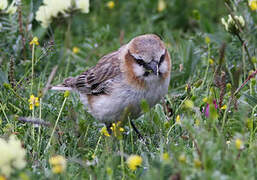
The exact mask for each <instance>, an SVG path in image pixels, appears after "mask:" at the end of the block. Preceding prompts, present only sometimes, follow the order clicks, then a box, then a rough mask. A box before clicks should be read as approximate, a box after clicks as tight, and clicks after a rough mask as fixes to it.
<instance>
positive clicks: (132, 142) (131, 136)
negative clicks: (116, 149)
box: [129, 118, 134, 152]
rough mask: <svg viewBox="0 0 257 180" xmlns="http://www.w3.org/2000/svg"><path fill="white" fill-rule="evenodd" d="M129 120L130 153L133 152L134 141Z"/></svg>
mask: <svg viewBox="0 0 257 180" xmlns="http://www.w3.org/2000/svg"><path fill="white" fill-rule="evenodd" d="M130 121H131V120H130V118H129V129H130V132H131V133H130V140H131V145H132V152H134V140H133V131H132V127H131V123H130Z"/></svg>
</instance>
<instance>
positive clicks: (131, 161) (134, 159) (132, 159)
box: [127, 155, 143, 171]
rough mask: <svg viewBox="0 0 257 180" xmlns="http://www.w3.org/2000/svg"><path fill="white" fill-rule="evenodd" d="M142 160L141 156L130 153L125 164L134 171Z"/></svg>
mask: <svg viewBox="0 0 257 180" xmlns="http://www.w3.org/2000/svg"><path fill="white" fill-rule="evenodd" d="M142 161H143V159H142V157H141V156H138V155H131V156H129V157H128V159H127V164H128V167H129V169H131V170H132V171H135V170H136V169H137V167H138V166H140V165H141V164H142Z"/></svg>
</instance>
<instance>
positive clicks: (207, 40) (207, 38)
mask: <svg viewBox="0 0 257 180" xmlns="http://www.w3.org/2000/svg"><path fill="white" fill-rule="evenodd" d="M204 40H205V43H206V44H210V42H211V39H210V37H209V36H205V39H204Z"/></svg>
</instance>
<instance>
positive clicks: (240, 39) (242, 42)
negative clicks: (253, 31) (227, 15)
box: [236, 33, 254, 69]
mask: <svg viewBox="0 0 257 180" xmlns="http://www.w3.org/2000/svg"><path fill="white" fill-rule="evenodd" d="M236 36H237V37H238V39H239V41H240V42H241V44H242V46H243V47H244V49H245V52H246V54H247V56H248V61H249V63H250V64H251V66H252V68H253V69H254V64H253V62H252V57H251V55H250V53H249V51H248V48H247V46H246V43H245V41H244V40H243V39H242V38H241V36H240V35H239V33H237V34H236Z"/></svg>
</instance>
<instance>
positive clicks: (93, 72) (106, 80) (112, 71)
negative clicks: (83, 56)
mask: <svg viewBox="0 0 257 180" xmlns="http://www.w3.org/2000/svg"><path fill="white" fill-rule="evenodd" d="M120 73H121V70H120V60H119V51H116V52H113V53H111V54H108V55H106V56H104V57H102V58H101V59H100V61H99V62H98V63H97V65H96V66H95V67H92V68H90V69H88V70H87V71H85V72H84V73H82V74H81V75H79V76H78V77H76V78H75V79H74V81H73V85H68V87H69V86H71V87H73V88H75V89H77V90H78V91H79V92H81V93H84V94H92V95H99V94H108V93H109V92H110V88H111V87H112V83H113V82H114V81H113V79H114V78H115V77H117V76H118V75H120Z"/></svg>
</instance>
